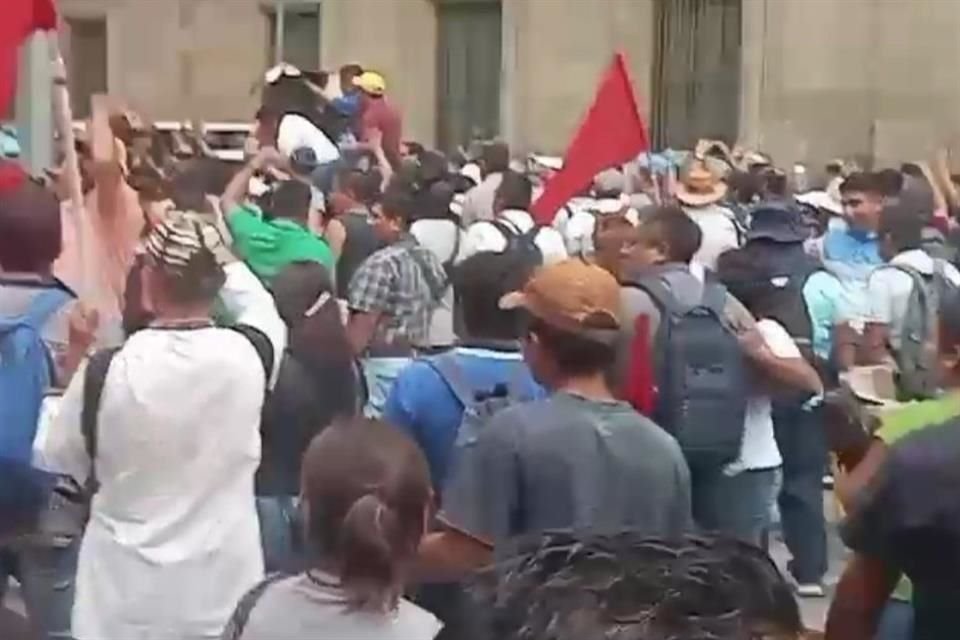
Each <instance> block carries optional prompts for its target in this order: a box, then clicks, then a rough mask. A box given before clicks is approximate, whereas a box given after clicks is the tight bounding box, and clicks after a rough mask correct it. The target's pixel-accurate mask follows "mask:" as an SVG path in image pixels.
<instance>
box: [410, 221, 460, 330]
mask: <svg viewBox="0 0 960 640" xmlns="http://www.w3.org/2000/svg"><path fill="white" fill-rule="evenodd" d="M410 233H411V234H412V235H413V237H414V238H416V239H417V242H419V243H420V245H421V246H423V247H426V248H427V249H429V250H430V251H432V252H433V254H434V255H435V256H437V260H439V261H440V263H441V264H444V263H446V262H447V261H448V260H450V259H451V258H453V259H454V262H457V260H458V256H459V254H460V253H461V252H462V251H463V247H464V235H465V234H464V233H463V231H462V230H461V229H460V227H458V226H457V225H456V224H454V222H453V221H452V220H439V219H437V220H417V221H416V222H414V223H413V224H412V225H411V226H410ZM458 236H459V242H458ZM454 251H456V252H457V256H454V255H453V254H454ZM454 342H456V334H455V333H454V332H453V287H452V286H448V287H447V290H446V291H445V292H444V293H443V297H442V298H441V299H440V304H439V305H437V307H436V308H435V309H434V310H433V316H432V317H431V318H430V332H429V334H428V335H427V344H428V345H429V346H431V347H444V346H449V345H452V344H453V343H454Z"/></svg>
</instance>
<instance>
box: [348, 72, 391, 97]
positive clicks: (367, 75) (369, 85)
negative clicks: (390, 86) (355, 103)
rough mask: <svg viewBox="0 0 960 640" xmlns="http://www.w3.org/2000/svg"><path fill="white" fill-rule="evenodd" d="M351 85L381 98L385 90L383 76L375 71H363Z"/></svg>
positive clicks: (385, 85) (385, 84)
mask: <svg viewBox="0 0 960 640" xmlns="http://www.w3.org/2000/svg"><path fill="white" fill-rule="evenodd" d="M353 84H354V85H356V86H357V87H359V88H360V89H361V90H362V91H364V92H365V93H369V94H370V95H372V96H382V95H383V94H384V93H385V92H386V90H387V83H386V81H385V80H384V79H383V76H382V75H380V74H379V73H377V72H375V71H365V72H363V73H361V74H360V75H359V76H357V77H356V78H354V79H353Z"/></svg>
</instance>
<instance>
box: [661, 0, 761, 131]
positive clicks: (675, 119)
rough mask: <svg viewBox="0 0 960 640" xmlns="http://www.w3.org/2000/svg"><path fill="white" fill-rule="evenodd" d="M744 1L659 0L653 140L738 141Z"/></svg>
mask: <svg viewBox="0 0 960 640" xmlns="http://www.w3.org/2000/svg"><path fill="white" fill-rule="evenodd" d="M742 13H743V9H742V0H657V3H656V12H655V29H656V31H655V34H656V45H655V46H656V49H655V56H656V60H655V63H654V70H653V73H654V77H653V91H654V114H653V131H654V136H653V137H654V144H655V145H656V146H657V147H658V148H665V147H673V148H675V149H692V148H693V146H694V145H695V144H696V142H697V139H699V138H717V139H721V140H724V141H726V142H727V143H728V144H729V143H733V142H735V141H736V138H737V134H738V127H739V120H740V46H741V20H742Z"/></svg>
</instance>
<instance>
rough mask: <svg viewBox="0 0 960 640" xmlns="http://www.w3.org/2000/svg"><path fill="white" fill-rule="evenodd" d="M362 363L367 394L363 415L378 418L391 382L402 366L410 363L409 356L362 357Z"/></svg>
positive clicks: (390, 387) (381, 413)
mask: <svg viewBox="0 0 960 640" xmlns="http://www.w3.org/2000/svg"><path fill="white" fill-rule="evenodd" d="M362 364H363V375H364V378H365V379H366V381H367V393H368V394H369V396H368V397H367V404H366V406H365V407H364V408H363V415H365V416H366V417H368V418H379V417H380V416H382V415H383V408H384V407H385V406H386V404H387V398H389V397H390V391H391V390H392V389H393V383H394V382H396V381H397V376H399V375H400V372H401V371H402V370H403V368H404V367H406V366H407V365H408V364H410V358H364V359H363V362H362Z"/></svg>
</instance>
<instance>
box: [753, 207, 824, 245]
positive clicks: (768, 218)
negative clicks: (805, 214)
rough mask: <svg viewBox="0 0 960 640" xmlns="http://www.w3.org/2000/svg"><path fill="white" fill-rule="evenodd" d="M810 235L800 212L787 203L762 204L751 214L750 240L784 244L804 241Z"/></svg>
mask: <svg viewBox="0 0 960 640" xmlns="http://www.w3.org/2000/svg"><path fill="white" fill-rule="evenodd" d="M809 237H810V232H809V231H808V230H807V229H806V228H805V227H804V225H803V219H802V218H801V216H800V212H799V211H797V210H796V209H795V208H793V207H789V206H787V205H786V204H785V203H784V204H781V203H771V204H767V205H761V206H759V207H757V208H756V209H754V210H753V211H752V212H751V214H750V228H749V229H748V230H747V239H748V240H760V239H764V240H772V241H773V242H781V243H784V244H789V243H795V242H803V241H804V240H806V239H808V238H809Z"/></svg>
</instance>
